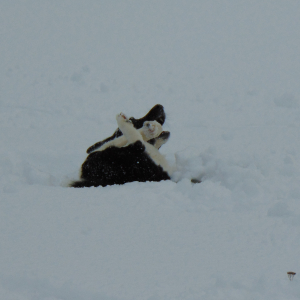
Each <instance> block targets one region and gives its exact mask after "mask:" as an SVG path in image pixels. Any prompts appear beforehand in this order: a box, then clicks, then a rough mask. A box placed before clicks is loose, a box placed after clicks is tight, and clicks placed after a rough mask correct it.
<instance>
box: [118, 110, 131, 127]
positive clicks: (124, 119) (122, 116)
mask: <svg viewBox="0 0 300 300" xmlns="http://www.w3.org/2000/svg"><path fill="white" fill-rule="evenodd" d="M116 120H117V123H118V124H124V123H129V124H130V125H133V124H132V121H131V120H129V119H128V118H127V117H126V115H125V114H123V113H120V114H118V115H117V116H116Z"/></svg>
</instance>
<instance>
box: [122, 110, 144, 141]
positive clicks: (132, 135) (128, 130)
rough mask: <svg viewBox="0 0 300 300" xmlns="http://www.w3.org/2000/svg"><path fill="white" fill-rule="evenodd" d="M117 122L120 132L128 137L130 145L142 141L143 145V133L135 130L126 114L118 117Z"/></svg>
mask: <svg viewBox="0 0 300 300" xmlns="http://www.w3.org/2000/svg"><path fill="white" fill-rule="evenodd" d="M116 120H117V123H118V126H119V128H120V130H121V131H122V133H123V135H124V136H125V137H126V139H127V141H128V143H129V144H131V143H134V142H136V141H141V142H142V143H143V137H142V135H141V133H140V132H139V131H138V130H137V129H135V128H134V126H133V124H132V122H131V121H129V120H128V119H127V117H126V116H125V115H124V114H122V113H120V114H119V115H117V116H116Z"/></svg>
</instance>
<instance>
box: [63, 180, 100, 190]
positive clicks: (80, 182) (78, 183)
mask: <svg viewBox="0 0 300 300" xmlns="http://www.w3.org/2000/svg"><path fill="white" fill-rule="evenodd" d="M99 185H101V183H100V182H97V181H89V180H78V181H72V182H71V183H70V184H69V187H73V188H84V187H92V186H95V187H96V186H99Z"/></svg>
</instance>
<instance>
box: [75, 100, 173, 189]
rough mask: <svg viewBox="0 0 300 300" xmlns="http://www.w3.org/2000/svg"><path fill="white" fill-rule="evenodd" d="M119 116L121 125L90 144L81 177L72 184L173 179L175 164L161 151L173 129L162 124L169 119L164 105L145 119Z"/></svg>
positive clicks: (153, 109)
mask: <svg viewBox="0 0 300 300" xmlns="http://www.w3.org/2000/svg"><path fill="white" fill-rule="evenodd" d="M116 120H117V123H118V127H119V128H118V129H117V130H116V131H115V133H114V134H113V135H112V136H111V137H109V138H107V139H105V140H104V141H102V142H98V143H96V144H95V145H93V146H91V147H89V148H88V150H87V153H89V155H88V157H87V158H86V160H85V162H84V163H83V164H82V166H81V174H80V180H79V181H75V182H72V183H71V184H70V186H71V187H78V188H79V187H91V186H106V185H113V184H124V183H126V182H133V181H140V182H145V181H161V180H169V179H170V175H171V173H172V171H171V168H170V167H169V165H168V163H167V161H166V159H165V158H164V156H163V155H162V154H161V153H160V152H159V151H158V149H159V148H160V147H161V146H162V145H163V144H164V143H166V142H167V140H168V138H169V137H170V132H166V131H162V127H161V125H162V124H163V123H164V121H165V113H164V108H163V106H162V105H156V106H154V107H153V108H152V109H151V110H150V111H149V113H148V114H147V115H146V116H145V117H143V118H141V119H134V118H130V119H128V118H127V117H126V116H125V115H124V114H122V113H121V114H119V115H117V116H116Z"/></svg>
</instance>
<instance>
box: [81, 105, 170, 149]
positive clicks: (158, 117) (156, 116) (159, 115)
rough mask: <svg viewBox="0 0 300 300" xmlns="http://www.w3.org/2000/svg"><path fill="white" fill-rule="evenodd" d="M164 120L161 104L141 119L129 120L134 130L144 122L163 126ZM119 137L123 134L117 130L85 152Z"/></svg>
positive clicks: (164, 115)
mask: <svg viewBox="0 0 300 300" xmlns="http://www.w3.org/2000/svg"><path fill="white" fill-rule="evenodd" d="M165 119H166V114H165V111H164V107H163V106H162V105H161V104H156V105H155V106H154V107H152V108H151V109H150V111H149V112H148V113H147V114H146V115H145V116H144V117H143V118H140V119H135V118H133V117H131V118H130V119H129V120H130V121H131V122H132V123H133V126H134V127H135V128H136V129H140V128H142V127H143V124H144V122H145V121H157V122H158V123H160V124H161V125H163V124H164V122H165ZM121 135H123V133H122V131H121V130H120V129H119V128H118V129H117V130H116V131H115V132H114V134H113V135H112V136H110V137H108V138H107V139H105V140H103V141H101V142H98V143H96V144H94V145H93V146H91V147H89V148H88V149H87V150H86V152H87V153H88V154H89V153H91V152H93V151H95V150H96V149H98V148H100V147H101V146H102V145H103V144H105V143H107V142H109V141H111V140H113V139H115V138H117V137H119V136H121Z"/></svg>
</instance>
